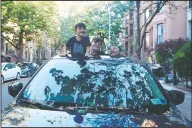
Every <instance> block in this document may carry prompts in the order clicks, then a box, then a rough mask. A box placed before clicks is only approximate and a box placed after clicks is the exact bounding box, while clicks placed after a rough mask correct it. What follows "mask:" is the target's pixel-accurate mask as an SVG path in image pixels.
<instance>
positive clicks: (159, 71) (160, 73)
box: [149, 64, 166, 80]
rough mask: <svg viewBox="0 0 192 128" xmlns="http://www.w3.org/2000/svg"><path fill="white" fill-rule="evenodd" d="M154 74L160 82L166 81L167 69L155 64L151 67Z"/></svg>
mask: <svg viewBox="0 0 192 128" xmlns="http://www.w3.org/2000/svg"><path fill="white" fill-rule="evenodd" d="M149 67H150V69H151V71H152V73H153V74H154V75H155V76H156V77H157V79H159V80H165V78H166V75H165V69H164V67H162V66H160V65H159V64H153V65H150V66H149Z"/></svg>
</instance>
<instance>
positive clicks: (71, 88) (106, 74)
mask: <svg viewBox="0 0 192 128" xmlns="http://www.w3.org/2000/svg"><path fill="white" fill-rule="evenodd" d="M97 63H98V64H99V65H103V63H102V62H97ZM118 65H120V64H118V63H117V62H114V63H110V64H109V65H108V66H107V65H106V64H104V65H103V66H105V67H107V69H105V70H103V69H100V70H99V71H94V70H91V68H90V67H89V66H87V67H85V68H83V69H81V71H80V72H81V73H80V74H78V75H75V76H74V77H73V78H70V77H68V76H67V75H63V71H62V70H57V69H56V68H52V69H51V70H50V74H51V75H52V76H53V77H54V79H55V81H56V84H57V85H56V86H58V85H60V86H61V90H60V92H59V93H57V95H54V94H53V93H51V90H50V89H49V88H48V87H46V88H45V92H46V93H45V95H46V97H47V98H46V101H53V102H60V103H61V104H62V102H63V103H64V102H67V103H77V104H83V105H86V106H87V105H88V106H95V105H97V106H108V107H112V106H113V107H114V106H116V107H117V106H122V107H128V106H132V107H134V108H136V107H137V108H138V109H139V108H140V109H141V108H142V107H141V105H142V104H144V103H145V102H146V101H149V99H150V98H151V97H152V93H151V90H150V88H147V86H148V84H147V82H146V80H145V77H142V76H141V75H140V74H141V72H140V70H139V69H137V68H136V67H135V66H131V69H129V70H126V69H125V67H124V66H122V65H120V66H118ZM127 68H129V67H127ZM48 97H49V98H48Z"/></svg>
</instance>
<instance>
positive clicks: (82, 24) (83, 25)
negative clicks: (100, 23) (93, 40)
mask: <svg viewBox="0 0 192 128" xmlns="http://www.w3.org/2000/svg"><path fill="white" fill-rule="evenodd" d="M78 27H79V28H84V29H86V25H85V24H84V23H77V24H76V25H75V31H76V30H77V28H78Z"/></svg>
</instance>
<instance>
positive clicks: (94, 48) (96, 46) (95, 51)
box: [89, 36, 104, 58]
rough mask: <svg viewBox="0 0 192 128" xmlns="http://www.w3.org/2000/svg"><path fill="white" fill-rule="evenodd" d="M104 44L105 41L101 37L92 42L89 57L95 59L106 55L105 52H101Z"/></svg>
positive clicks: (96, 37)
mask: <svg viewBox="0 0 192 128" xmlns="http://www.w3.org/2000/svg"><path fill="white" fill-rule="evenodd" d="M102 43H103V39H102V38H101V37H99V36H95V37H94V38H93V39H92V41H91V47H90V50H89V55H90V56H92V57H93V58H100V55H103V54H104V52H102V51H101V47H102Z"/></svg>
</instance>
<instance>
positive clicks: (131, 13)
mask: <svg viewBox="0 0 192 128" xmlns="http://www.w3.org/2000/svg"><path fill="white" fill-rule="evenodd" d="M129 16H130V20H132V19H133V9H130V12H129Z"/></svg>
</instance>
